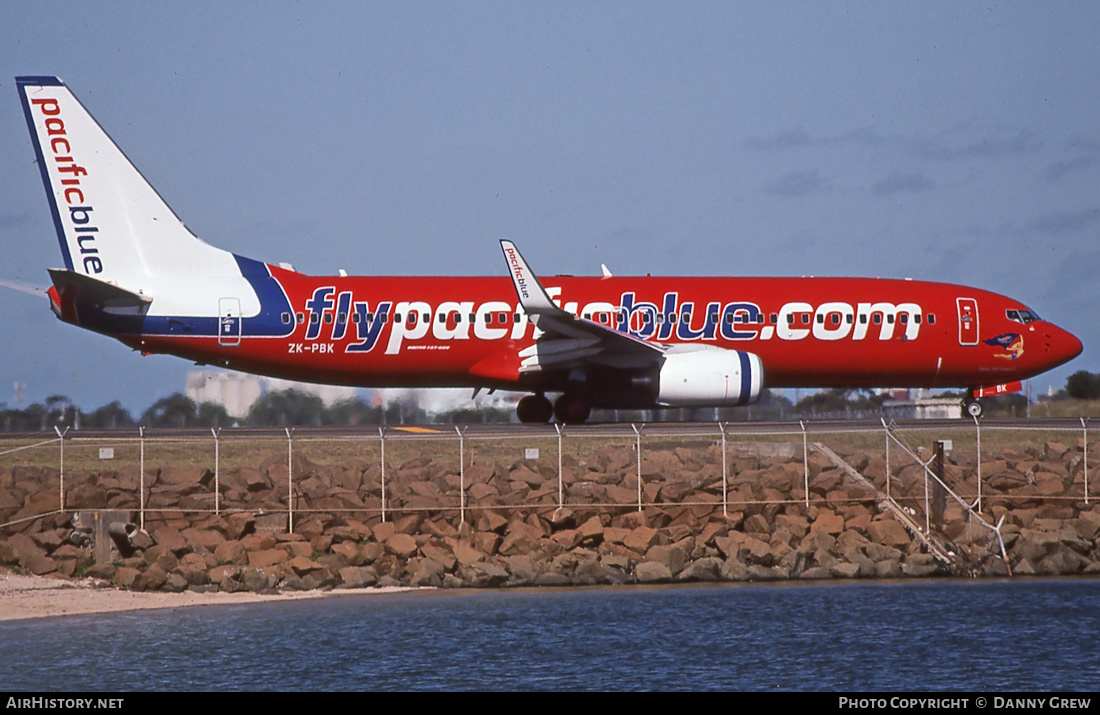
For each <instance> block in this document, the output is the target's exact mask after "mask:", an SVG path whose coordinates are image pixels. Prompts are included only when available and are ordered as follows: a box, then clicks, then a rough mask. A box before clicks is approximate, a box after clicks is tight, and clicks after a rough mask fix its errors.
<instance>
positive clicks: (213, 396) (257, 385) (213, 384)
mask: <svg viewBox="0 0 1100 715" xmlns="http://www.w3.org/2000/svg"><path fill="white" fill-rule="evenodd" d="M284 390H298V391H299V392H305V393H307V394H310V395H317V396H318V397H320V398H321V401H322V402H324V403H325V406H326V407H332V405H334V404H336V403H337V402H340V401H341V400H350V399H353V398H355V396H356V395H357V394H358V392H359V390H358V388H355V387H341V386H338V385H314V384H311V383H307V382H294V381H293V380H280V379H277V378H274V377H261V376H259V375H248V374H245V373H243V372H232V371H228V370H197V371H195V372H189V373H187V386H186V389H185V392H186V394H187V397H188V398H189V399H191V400H192V401H194V402H196V403H201V402H213V403H214V404H216V405H221V406H222V407H224V408H225V411H226V413H228V414H229V416H230V417H236V418H241V417H245V416H247V415H248V411H249V410H250V409H252V405H254V404H256V403H257V402H258V401H259V400H260V398H261V397H263V396H264V395H266V394H267V393H269V392H281V391H284Z"/></svg>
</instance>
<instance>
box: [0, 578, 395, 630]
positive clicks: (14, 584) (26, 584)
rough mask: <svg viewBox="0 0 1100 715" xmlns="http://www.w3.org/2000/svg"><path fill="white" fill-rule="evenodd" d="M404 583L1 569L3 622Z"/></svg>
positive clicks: (367, 591) (359, 591)
mask: <svg viewBox="0 0 1100 715" xmlns="http://www.w3.org/2000/svg"><path fill="white" fill-rule="evenodd" d="M408 590H411V589H408V588H404V587H387V588H359V589H341V590H340V591H302V592H287V593H279V594H272V595H266V594H257V593H244V592H238V593H222V592H217V593H195V592H192V591H185V592H183V593H160V592H140V593H139V592H135V591H123V590H120V589H117V588H114V587H112V586H110V585H108V584H105V583H104V582H102V581H96V580H94V579H80V580H66V579H57V578H47V577H43V576H23V575H20V574H15V573H11V572H6V571H0V621H12V620H19V619H23V618H48V617H51V616H73V615H80V614H87V613H116V612H120V611H139V610H146V609H151V608H187V607H191V606H215V605H227V604H234V603H262V602H265V601H294V600H301V599H306V598H324V597H326V596H334V595H340V596H345V595H348V596H350V595H356V594H380V593H394V592H398V591H408Z"/></svg>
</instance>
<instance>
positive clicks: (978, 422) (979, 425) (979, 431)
mask: <svg viewBox="0 0 1100 715" xmlns="http://www.w3.org/2000/svg"><path fill="white" fill-rule="evenodd" d="M973 417H974V431H975V432H976V433H977V438H978V501H976V502H975V505H976V506H977V508H978V511H979V512H980V511H981V510H982V423H981V420H979V419H978V417H977V416H976V415H974V416H973Z"/></svg>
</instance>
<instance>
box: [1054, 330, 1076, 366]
mask: <svg viewBox="0 0 1100 715" xmlns="http://www.w3.org/2000/svg"><path fill="white" fill-rule="evenodd" d="M1050 327H1051V335H1050V343H1049V345H1050V347H1049V348H1048V350H1049V354H1050V359H1051V361H1052V362H1053V363H1054V364H1055V365H1061V364H1063V363H1067V362H1069V361H1070V360H1072V359H1073V358H1075V357H1077V356H1078V355H1080V354H1081V351H1082V350H1083V349H1084V346H1083V345H1082V344H1081V341H1080V340H1079V339H1078V338H1077V336H1076V335H1074V334H1073V333H1071V332H1069V331H1068V330H1063V329H1062V328H1059V327H1058V326H1056V325H1052V326H1050Z"/></svg>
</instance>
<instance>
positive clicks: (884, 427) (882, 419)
mask: <svg viewBox="0 0 1100 715" xmlns="http://www.w3.org/2000/svg"><path fill="white" fill-rule="evenodd" d="M879 421H880V422H882V433H883V434H884V435H886V498H887V499H891V500H892V499H893V497H892V496H890V427H889V425H887V424H886V418H885V417H880V418H879Z"/></svg>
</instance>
